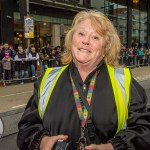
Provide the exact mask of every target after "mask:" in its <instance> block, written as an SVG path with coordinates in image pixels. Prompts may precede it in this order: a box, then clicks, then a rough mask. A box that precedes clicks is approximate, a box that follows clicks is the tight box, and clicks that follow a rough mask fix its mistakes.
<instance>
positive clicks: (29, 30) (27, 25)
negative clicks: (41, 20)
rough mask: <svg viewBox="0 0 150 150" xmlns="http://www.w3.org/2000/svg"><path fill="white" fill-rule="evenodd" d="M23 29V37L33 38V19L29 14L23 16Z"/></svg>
mask: <svg viewBox="0 0 150 150" xmlns="http://www.w3.org/2000/svg"><path fill="white" fill-rule="evenodd" d="M24 31H25V34H24V35H25V38H28V39H30V38H34V21H33V18H32V17H30V16H25V17H24Z"/></svg>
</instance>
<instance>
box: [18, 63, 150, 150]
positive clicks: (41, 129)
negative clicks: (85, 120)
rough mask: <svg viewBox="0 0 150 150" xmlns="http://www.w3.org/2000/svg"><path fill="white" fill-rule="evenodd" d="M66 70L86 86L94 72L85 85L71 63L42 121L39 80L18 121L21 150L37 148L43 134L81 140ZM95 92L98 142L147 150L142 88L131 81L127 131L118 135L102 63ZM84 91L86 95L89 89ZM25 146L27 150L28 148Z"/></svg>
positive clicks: (118, 149)
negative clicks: (39, 109) (66, 136)
mask: <svg viewBox="0 0 150 150" xmlns="http://www.w3.org/2000/svg"><path fill="white" fill-rule="evenodd" d="M69 69H70V71H71V74H72V76H73V78H76V81H77V82H79V84H80V86H81V88H83V84H86V87H88V86H89V83H90V79H91V77H92V76H93V74H94V72H95V70H94V71H93V72H92V73H90V74H89V76H88V77H87V78H86V80H85V82H84V83H83V82H82V79H81V77H80V75H79V72H78V70H77V68H76V67H75V65H74V64H71V65H70V66H69V67H68V68H67V69H66V70H65V71H64V72H63V74H62V75H61V77H60V79H59V80H58V82H57V84H56V86H55V89H54V91H53V93H52V96H51V100H50V102H49V104H48V106H47V109H46V112H45V115H44V119H43V121H42V120H41V119H40V117H39V114H38V109H37V107H38V100H39V99H38V90H39V84H40V80H39V81H37V82H36V83H35V85H34V93H33V95H32V97H31V98H30V100H29V102H28V104H27V107H26V110H25V112H24V114H23V116H22V118H21V121H20V122H19V133H18V139H17V142H18V146H19V147H20V149H22V150H23V149H28V148H31V149H36V148H37V147H38V146H39V142H40V138H41V137H42V136H43V135H44V134H46V135H50V136H54V135H59V134H64V135H68V136H69V138H70V140H71V141H72V142H73V143H74V144H75V142H77V141H78V139H79V137H80V119H79V116H78V113H77V109H76V105H75V100H74V96H73V92H72V86H71V82H70V77H69ZM96 70H99V73H98V76H97V80H96V84H95V88H94V92H93V97H92V101H93V116H92V119H93V123H94V125H95V127H96V133H97V136H98V138H99V143H107V142H111V143H112V144H113V146H114V149H115V150H148V149H149V147H150V113H149V112H146V111H147V109H146V102H147V97H146V94H145V91H144V89H143V88H142V87H141V86H140V85H139V84H138V83H137V82H136V81H135V80H134V79H132V83H131V95H130V106H129V118H128V120H127V129H125V130H121V131H120V132H119V133H118V134H117V135H116V131H117V111H116V104H115V99H114V94H113V90H112V86H111V82H110V78H109V74H108V71H107V67H106V65H105V64H104V63H101V64H100V65H99V66H98V67H97V68H96ZM86 89H87V90H86V91H85V92H84V94H85V95H87V91H88V88H86ZM27 147H28V148H27Z"/></svg>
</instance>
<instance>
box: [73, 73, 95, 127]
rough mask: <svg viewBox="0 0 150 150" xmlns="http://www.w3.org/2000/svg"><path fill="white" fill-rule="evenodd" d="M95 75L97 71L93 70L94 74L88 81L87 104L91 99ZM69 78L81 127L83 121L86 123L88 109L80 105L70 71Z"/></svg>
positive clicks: (83, 124) (83, 123)
mask: <svg viewBox="0 0 150 150" xmlns="http://www.w3.org/2000/svg"><path fill="white" fill-rule="evenodd" d="M96 77H97V72H95V74H94V75H93V77H92V79H91V81H90V85H89V89H88V94H87V98H86V100H87V102H88V105H89V106H90V104H91V99H92V95H93V90H94V85H95V81H96ZM70 79H71V83H72V88H73V95H74V99H75V103H76V107H77V111H78V115H79V118H80V120H81V123H82V127H84V126H85V123H86V120H87V117H88V110H87V108H86V107H85V106H84V105H83V106H82V105H81V102H80V97H79V93H78V91H77V88H76V86H75V84H74V81H73V78H72V76H71V73H70Z"/></svg>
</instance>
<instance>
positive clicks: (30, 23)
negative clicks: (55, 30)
mask: <svg viewBox="0 0 150 150" xmlns="http://www.w3.org/2000/svg"><path fill="white" fill-rule="evenodd" d="M24 25H25V26H34V21H33V18H32V17H29V16H25V17H24Z"/></svg>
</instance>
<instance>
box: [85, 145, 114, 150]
mask: <svg viewBox="0 0 150 150" xmlns="http://www.w3.org/2000/svg"><path fill="white" fill-rule="evenodd" d="M85 150H114V148H113V146H112V144H110V143H108V144H100V145H96V144H91V145H89V146H86V147H85Z"/></svg>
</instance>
